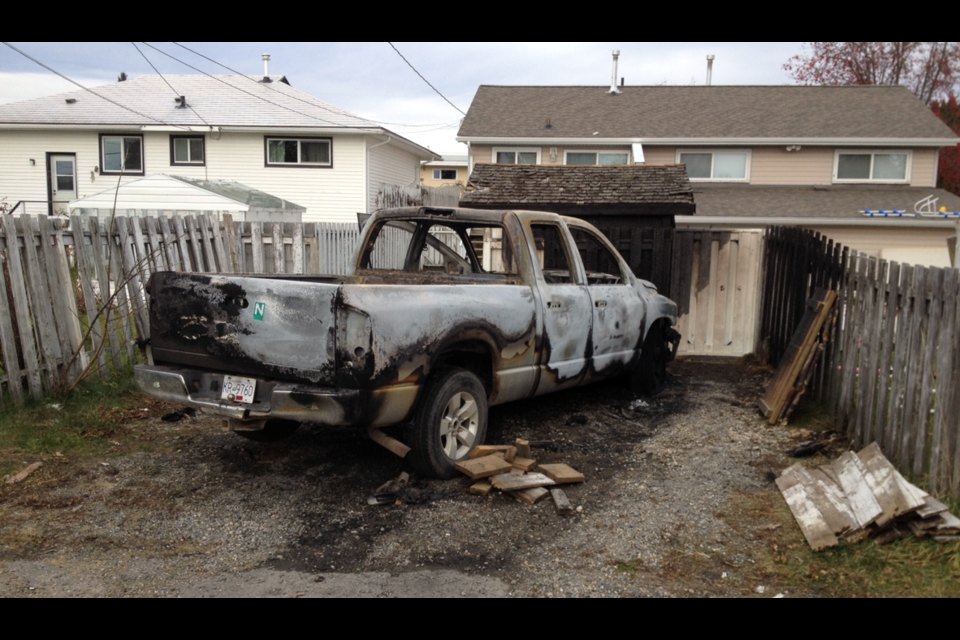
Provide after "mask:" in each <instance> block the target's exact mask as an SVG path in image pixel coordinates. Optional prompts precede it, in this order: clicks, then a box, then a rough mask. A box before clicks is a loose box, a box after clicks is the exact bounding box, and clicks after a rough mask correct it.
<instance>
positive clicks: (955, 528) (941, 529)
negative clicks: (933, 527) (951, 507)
mask: <svg viewBox="0 0 960 640" xmlns="http://www.w3.org/2000/svg"><path fill="white" fill-rule="evenodd" d="M940 518H941V519H942V520H943V524H940V525H938V526H937V535H960V518H958V517H957V516H955V515H953V514H952V513H950V512H949V511H948V512H947V513H942V514H940Z"/></svg>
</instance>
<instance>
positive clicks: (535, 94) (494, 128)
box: [458, 85, 960, 141]
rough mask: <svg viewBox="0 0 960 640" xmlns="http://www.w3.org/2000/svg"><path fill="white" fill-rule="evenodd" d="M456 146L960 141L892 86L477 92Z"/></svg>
mask: <svg viewBox="0 0 960 640" xmlns="http://www.w3.org/2000/svg"><path fill="white" fill-rule="evenodd" d="M548 119H549V121H550V126H549V128H547V120H548ZM458 136H459V137H461V138H518V137H519V138H524V137H532V138H592V139H602V138H641V139H643V140H648V139H683V138H690V139H695V140H702V139H704V138H775V139H784V138H806V139H809V138H826V139H836V138H865V139H895V138H903V139H911V140H912V139H931V140H942V139H953V140H955V141H960V139H958V138H957V136H956V135H954V134H953V132H951V131H950V129H949V128H948V127H947V126H946V125H945V124H943V123H942V122H941V121H940V120H939V119H938V118H937V117H936V116H934V115H933V114H932V113H931V111H930V109H928V108H927V107H925V106H924V105H923V103H921V102H920V101H919V100H918V99H917V98H916V97H915V96H914V95H913V94H912V93H911V92H910V90H909V89H907V88H906V87H900V86H856V87H809V86H756V87H732V86H710V87H707V86H699V87H697V86H692V87H664V86H661V87H623V88H622V93H621V94H619V95H611V94H609V93H608V88H607V87H504V86H488V85H483V86H481V87H480V88H479V90H478V91H477V95H476V96H475V97H474V99H473V103H472V104H471V105H470V110H469V111H468V112H467V115H466V117H465V118H464V119H463V124H462V126H461V127H460V131H459V133H458Z"/></svg>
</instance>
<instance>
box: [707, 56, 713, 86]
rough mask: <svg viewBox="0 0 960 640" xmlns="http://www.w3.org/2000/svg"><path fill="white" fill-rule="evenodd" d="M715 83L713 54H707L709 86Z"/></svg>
mask: <svg viewBox="0 0 960 640" xmlns="http://www.w3.org/2000/svg"><path fill="white" fill-rule="evenodd" d="M712 82H713V54H712V53H709V54H707V86H708V87H709V86H710V85H711V83H712Z"/></svg>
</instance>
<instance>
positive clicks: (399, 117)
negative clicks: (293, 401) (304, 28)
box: [0, 42, 802, 154]
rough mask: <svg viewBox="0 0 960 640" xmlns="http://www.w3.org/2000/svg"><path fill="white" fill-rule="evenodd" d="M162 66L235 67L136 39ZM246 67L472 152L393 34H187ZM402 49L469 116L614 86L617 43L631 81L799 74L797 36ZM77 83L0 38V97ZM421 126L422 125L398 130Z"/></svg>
mask: <svg viewBox="0 0 960 640" xmlns="http://www.w3.org/2000/svg"><path fill="white" fill-rule="evenodd" d="M11 44H13V45H14V46H16V47H17V48H19V49H21V50H23V51H24V52H25V53H28V54H29V55H31V56H33V57H34V58H36V59H38V60H39V61H40V62H43V63H44V64H46V65H48V66H49V67H52V68H53V69H55V70H56V71H58V72H60V73H62V74H63V75H65V76H68V77H69V78H71V79H73V80H75V81H77V82H79V83H80V84H82V85H84V86H89V87H93V86H96V85H101V84H106V83H110V82H116V80H117V76H118V75H119V74H120V72H121V71H122V72H126V74H127V75H128V76H129V77H130V78H135V77H137V76H140V75H144V74H153V73H155V72H154V70H153V69H151V68H150V65H149V64H148V62H147V61H146V60H145V59H144V58H143V57H142V56H141V55H140V54H139V53H138V52H137V50H136V49H135V48H134V46H133V44H131V43H129V42H80V43H77V42H22V43H21V42H13V43H11ZM137 44H138V46H139V47H140V49H141V50H142V51H143V52H144V53H145V54H146V56H147V57H148V58H149V59H150V61H151V62H152V63H153V64H154V65H156V67H157V69H158V70H159V71H160V73H162V74H184V73H187V74H193V73H197V72H196V71H194V70H193V69H190V68H189V67H187V66H185V65H184V64H183V63H187V64H189V65H193V66H194V67H196V68H198V69H200V70H202V71H203V72H206V73H210V74H230V73H231V72H230V71H228V70H226V69H224V68H223V67H220V66H218V65H217V64H215V63H213V62H210V61H208V60H205V59H203V58H201V57H199V56H197V55H195V54H194V53H191V52H190V51H187V50H186V49H183V48H181V47H180V46H177V45H176V44H173V43H170V42H151V43H150V44H151V45H153V46H154V47H157V48H158V49H162V50H163V51H165V52H167V53H169V54H170V55H171V56H173V57H175V58H178V59H179V60H180V61H182V62H178V61H176V60H173V59H171V58H169V57H166V56H164V55H163V54H161V53H158V52H157V51H156V50H154V49H151V48H149V47H145V46H144V45H143V44H141V43H137ZM180 44H182V45H183V46H185V47H188V48H189V49H192V50H193V51H195V52H197V53H200V54H203V55H205V56H207V57H209V58H211V59H213V60H215V61H216V62H218V63H220V64H223V65H226V66H227V67H231V68H232V69H235V70H236V71H239V72H241V73H245V74H250V75H254V74H262V73H263V62H262V61H261V54H263V53H269V54H271V57H272V59H271V62H270V75H285V76H287V79H288V80H289V81H290V84H291V85H293V86H294V87H296V88H298V89H300V90H301V91H305V92H306V93H309V94H311V95H313V96H316V97H318V98H320V99H322V100H325V101H326V102H329V103H330V104H333V105H335V106H337V107H340V108H343V109H346V110H347V111H351V112H353V113H355V114H357V115H359V116H363V117H366V118H370V119H373V120H378V121H382V122H390V123H399V124H398V125H389V127H388V128H390V129H391V130H393V131H395V132H396V133H400V134H401V135H403V136H405V137H407V138H410V139H411V140H414V141H415V142H418V143H420V144H422V145H424V146H428V147H430V148H431V149H433V150H434V151H436V152H439V153H442V154H451V153H454V154H455V153H461V154H462V153H466V147H465V146H464V145H461V144H459V143H458V142H456V139H455V137H456V133H457V129H458V128H459V123H460V119H461V118H462V117H463V115H462V114H461V113H460V112H459V111H457V109H456V108H454V107H453V106H451V105H450V104H448V103H447V102H446V101H445V100H444V99H443V98H442V97H440V96H439V95H437V94H436V93H435V92H434V91H433V89H431V88H430V87H429V86H428V85H427V84H426V83H425V82H424V81H423V80H421V79H420V78H419V77H418V76H417V74H416V73H415V72H414V71H413V70H412V69H411V68H410V67H409V66H407V63H405V62H404V61H403V59H401V57H400V56H399V55H398V54H397V52H396V51H394V50H393V49H392V48H391V46H390V44H388V43H386V42H236V43H230V42H184V43H180ZM393 44H394V46H396V48H397V49H398V50H399V51H400V53H401V54H403V56H404V57H405V58H406V59H407V60H409V61H410V63H411V64H412V65H413V66H414V67H416V69H417V70H418V71H419V72H420V73H421V74H423V76H424V77H425V78H426V79H427V80H428V81H429V82H430V83H431V84H432V85H433V86H434V87H436V88H437V89H438V90H439V91H440V92H441V93H442V94H443V95H444V96H445V97H446V98H447V99H449V100H450V102H452V103H453V104H454V105H456V107H458V108H459V109H461V110H463V111H464V112H466V111H467V109H468V108H469V107H470V101H471V100H473V96H474V94H475V93H476V90H477V87H478V86H480V85H481V84H497V85H595V86H601V85H609V83H610V76H611V51H612V50H614V49H619V50H620V63H619V70H618V74H617V75H618V76H621V77H623V78H625V79H626V83H627V84H628V85H658V84H671V85H689V84H698V85H702V84H704V83H705V81H706V56H707V54H711V53H712V54H714V55H715V56H716V60H715V61H714V66H713V84H723V85H778V84H791V83H792V81H791V79H790V78H789V76H788V75H787V74H786V72H784V70H783V64H784V63H785V62H786V61H787V60H788V59H789V58H790V57H791V56H793V55H795V54H798V53H800V52H801V50H802V43H800V42H744V43H738V42H395V43H393ZM75 89H76V87H75V86H74V85H72V84H70V83H69V82H67V81H66V80H63V79H61V78H59V77H57V76H56V75H54V74H53V73H51V72H49V71H47V70H45V69H43V68H42V67H40V66H38V65H37V64H36V63H34V62H32V61H30V60H28V59H27V58H25V57H23V56H21V55H20V54H19V53H17V52H16V51H14V50H12V49H10V48H9V47H6V46H0V103H6V102H16V101H19V100H27V99H30V98H37V97H41V96H45V95H51V94H57V93H64V92H67V91H72V90H75ZM400 125H417V126H400Z"/></svg>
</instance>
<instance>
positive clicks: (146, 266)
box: [127, 215, 157, 282]
mask: <svg viewBox="0 0 960 640" xmlns="http://www.w3.org/2000/svg"><path fill="white" fill-rule="evenodd" d="M142 224H143V220H142V219H141V218H140V216H137V215H133V216H130V217H129V218H127V231H128V233H129V234H130V237H131V238H132V239H133V256H134V258H136V260H137V273H138V274H139V275H140V280H141V281H143V282H146V281H147V279H148V278H149V277H150V274H151V273H153V272H154V271H156V270H157V269H156V264H155V263H154V257H153V253H152V252H151V251H150V246H149V245H148V244H147V242H146V241H145V240H144V237H143V228H142V226H141V225H142Z"/></svg>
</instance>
